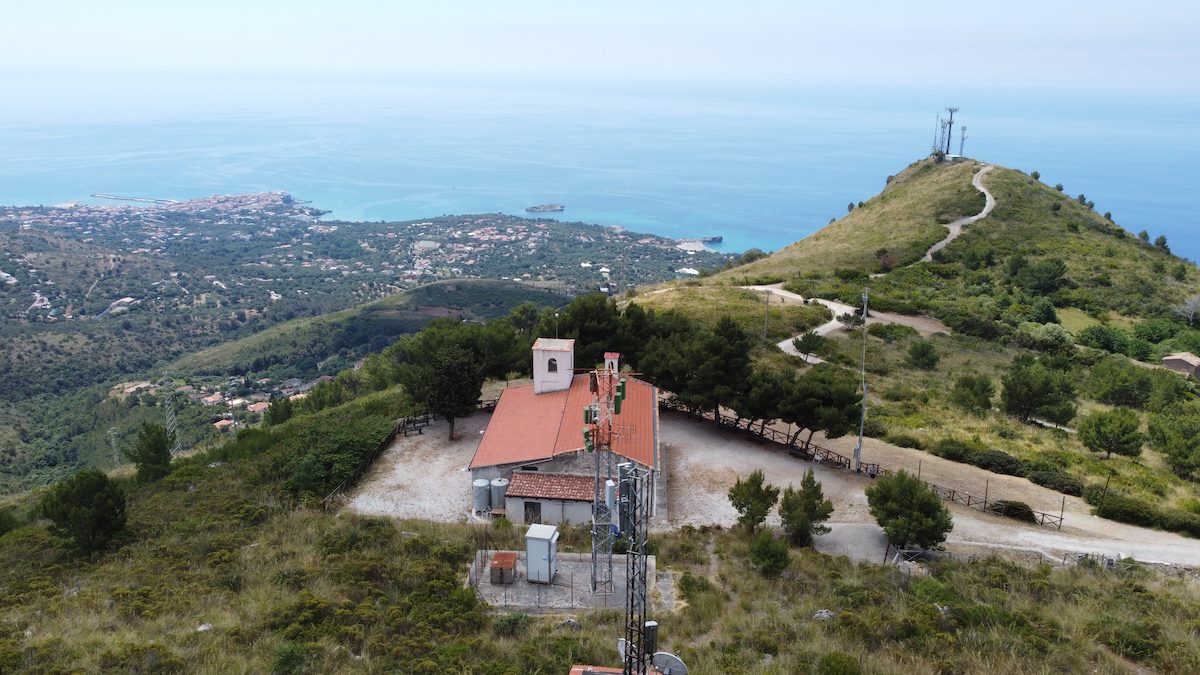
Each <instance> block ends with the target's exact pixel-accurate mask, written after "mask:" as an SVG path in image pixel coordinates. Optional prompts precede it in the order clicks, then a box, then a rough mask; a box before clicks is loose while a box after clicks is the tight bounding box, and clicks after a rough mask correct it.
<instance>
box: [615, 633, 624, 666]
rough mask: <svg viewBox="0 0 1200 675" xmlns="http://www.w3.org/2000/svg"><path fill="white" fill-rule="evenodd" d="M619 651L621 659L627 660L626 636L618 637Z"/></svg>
mask: <svg viewBox="0 0 1200 675" xmlns="http://www.w3.org/2000/svg"><path fill="white" fill-rule="evenodd" d="M617 652H618V653H619V654H620V655H621V660H622V661H624V660H625V638H617Z"/></svg>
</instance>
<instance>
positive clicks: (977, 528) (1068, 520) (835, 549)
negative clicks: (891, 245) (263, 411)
mask: <svg viewBox="0 0 1200 675" xmlns="http://www.w3.org/2000/svg"><path fill="white" fill-rule="evenodd" d="M490 418H491V415H490V414H488V413H476V414H474V415H472V416H470V417H468V418H465V419H461V420H458V423H457V425H456V432H457V434H458V439H457V440H455V441H453V442H450V441H448V440H447V439H446V434H447V428H446V423H445V422H444V421H440V422H436V423H434V424H433V425H432V426H430V427H429V428H427V429H426V430H425V433H424V434H419V435H414V436H409V437H401V438H398V439H396V442H395V443H394V444H393V445H392V447H390V448H388V450H387V451H386V452H384V453H383V455H381V456H380V458H379V460H377V461H376V463H375V466H374V467H372V468H371V470H370V471H369V472H368V473H367V475H366V476H364V478H363V480H362V482H361V483H360V484H359V487H358V488H357V489H356V490H355V491H354V492H352V493H351V495H350V496H349V500H348V504H347V507H346V508H347V509H349V510H350V511H353V512H356V513H362V514H367V515H380V516H391V517H395V518H418V519H425V520H432V521H438V522H458V521H465V520H468V519H470V518H471V511H470V509H471V480H470V473H469V472H468V471H467V470H466V467H467V465H468V464H469V463H470V461H471V456H472V455H473V454H474V452H475V447H476V445H477V444H478V442H479V437H480V435H481V434H482V432H483V430H484V428H486V426H487V423H488V420H489V419H490ZM660 422H661V426H660V438H661V441H662V443H663V446H664V453H663V454H664V456H665V462H666V469H667V474H668V513H669V514H670V519H669V521H667V522H665V523H664V522H657V523H656V524H655V527H656V529H658V530H659V531H661V530H663V529H665V528H672V529H673V528H678V527H681V526H683V525H693V526H701V525H723V526H727V527H728V526H732V525H733V524H734V523H735V522H736V520H737V512H736V511H734V510H733V507H732V506H730V505H729V499H728V496H727V492H728V490H729V488H730V487H731V486H732V485H733V483H734V482H735V481H736V480H737V479H738V477H744V476H747V475H749V474H750V472H751V471H754V470H755V469H762V470H763V473H765V474H766V477H767V480H768V481H769V482H771V483H773V484H775V485H778V486H780V487H785V486H787V485H792V486H796V487H798V486H799V485H800V480H801V479H802V478H803V476H804V472H805V471H807V470H808V469H810V468H811V469H813V471H814V472H815V474H816V477H817V480H819V481H821V484H822V485H823V487H824V491H825V495H826V497H828V498H829V499H830V500H831V501H832V502H833V506H834V512H833V517H832V518H831V521H830V526H831V528H832V529H833V531H832V532H830V533H829V534H827V535H823V536H821V537H818V538H817V548H818V550H821V551H823V552H826V553H830V554H833V555H846V556H849V557H851V558H853V559H856V560H866V561H873V562H878V561H882V559H883V555H884V548H885V547H886V541H885V540H884V538H883V536H882V532H881V531H880V529H879V527H878V526H876V525H875V523H874V520H873V519H872V518H871V515H870V513H869V512H868V509H867V500H866V495H865V494H864V492H863V491H864V490H865V489H866V487H867V486H868V485H870V483H871V479H870V478H868V477H867V476H865V475H857V474H852V473H849V472H846V471H842V470H838V469H833V468H830V467H828V466H822V465H820V464H813V463H810V462H805V461H802V460H799V459H796V458H793V457H791V456H790V455H789V454H788V453H787V452H786V451H785V450H783V449H782V448H781V447H780V446H777V445H775V444H772V443H766V442H764V443H758V442H755V441H751V440H747V439H746V438H745V436H744V435H743V434H742V433H741V432H730V431H720V430H718V429H717V428H716V425H715V424H714V423H712V422H709V421H698V420H692V419H688V418H687V417H686V416H684V415H682V414H679V413H673V412H664V413H663V414H662V415H661V417H660ZM855 440H856V439H855V438H853V437H843V438H839V439H833V440H826V439H824V438H823V437H822V436H821V435H820V434H818V435H817V436H816V437H814V439H813V441H814V442H815V443H819V444H821V445H823V446H825V447H828V448H830V449H832V450H834V451H836V452H839V453H841V454H843V455H847V456H849V455H851V454H852V453H853V447H854V443H855ZM863 461H865V462H877V463H879V464H881V465H882V466H884V467H886V468H889V469H893V470H894V469H900V468H904V469H907V470H909V471H911V472H913V473H917V472H918V471H920V473H921V477H922V478H923V479H925V480H927V481H929V482H932V483H936V484H938V485H942V486H944V487H949V488H953V489H956V490H963V491H966V492H969V493H970V494H972V495H974V496H976V497H982V496H983V495H984V492H985V490H986V492H987V494H988V496H989V498H991V499H1015V500H1019V501H1023V502H1025V503H1027V504H1029V505H1030V506H1031V507H1032V508H1033V509H1034V510H1038V511H1045V512H1048V513H1054V514H1057V513H1058V512H1059V509H1060V508H1063V495H1062V494H1060V493H1058V492H1055V491H1053V490H1048V489H1046V488H1043V487H1040V486H1037V485H1034V484H1033V483H1030V482H1029V481H1027V480H1025V479H1023V478H1015V477H1012V476H1001V475H998V474H993V473H991V472H988V471H984V470H983V469H979V468H977V467H973V466H969V465H965V464H958V463H956V462H951V461H948V460H944V459H941V458H939V457H935V456H933V455H929V454H926V453H923V452H921V451H919V450H913V449H909V448H899V447H895V446H891V445H888V444H886V443H883V442H882V441H877V440H874V439H866V441H865V442H864V445H863ZM949 506H950V510H951V512H952V513H953V515H954V530H953V531H952V532H951V533H950V537H949V539H948V540H947V542H946V547H947V549H949V550H951V551H957V552H964V553H965V552H985V551H991V550H1007V551H1011V552H1015V553H1024V554H1029V555H1030V556H1036V557H1042V558H1046V559H1055V560H1061V559H1062V557H1063V556H1064V555H1066V554H1070V553H1100V554H1104V555H1108V556H1131V557H1134V558H1137V559H1138V560H1142V561H1144V562H1155V563H1164V564H1172V565H1186V566H1196V565H1200V541H1197V540H1194V539H1188V538H1186V537H1182V536H1179V535H1176V534H1172V533H1168V532H1159V531H1156V530H1149V529H1145V528H1140V527H1134V526H1132V525H1125V524H1122V523H1117V522H1113V521H1109V520H1104V519H1101V518H1096V517H1094V516H1092V515H1091V513H1090V511H1089V507H1088V505H1087V504H1086V503H1084V501H1083V500H1082V499H1079V498H1077V497H1067V498H1066V504H1065V516H1064V523H1063V529H1062V530H1061V531H1059V530H1055V529H1052V528H1048V527H1042V526H1037V525H1027V524H1023V523H1018V522H1016V521H1013V520H1009V519H1004V518H1001V517H999V516H992V515H988V514H985V513H981V512H979V511H975V510H973V509H968V508H966V507H963V506H960V505H957V504H950V505H949ZM767 523H768V525H771V526H773V527H777V526H778V525H779V516H778V513H777V512H775V511H772V513H771V515H770V517H768V519H767Z"/></svg>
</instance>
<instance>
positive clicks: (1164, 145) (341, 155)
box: [0, 77, 1200, 259]
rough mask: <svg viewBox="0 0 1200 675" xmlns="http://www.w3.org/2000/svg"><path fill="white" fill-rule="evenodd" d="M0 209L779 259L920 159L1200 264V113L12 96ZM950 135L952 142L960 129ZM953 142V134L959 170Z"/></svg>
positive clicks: (970, 106)
mask: <svg viewBox="0 0 1200 675" xmlns="http://www.w3.org/2000/svg"><path fill="white" fill-rule="evenodd" d="M6 84H7V88H8V90H9V92H10V94H15V95H13V96H10V97H9V104H6V106H5V107H4V108H3V109H0V203H3V204H57V203H62V202H68V201H93V202H94V201H98V200H95V199H92V198H90V197H89V195H90V194H91V193H110V194H119V195H130V196H141V197H157V198H172V199H183V198H188V197H197V196H204V195H210V194H217V193H241V192H258V191H268V190H283V191H287V192H290V193H292V194H293V195H295V196H296V197H297V198H299V199H304V200H308V201H311V202H312V203H313V205H314V206H317V207H320V208H324V209H328V210H330V211H332V214H331V215H330V216H329V218H336V219H342V220H382V219H387V220H407V219H415V218H422V217H427V216H435V215H442V214H457V213H476V212H498V211H499V212H505V213H513V214H523V213H524V209H525V207H527V206H530V205H533V204H541V203H549V202H554V203H561V204H564V205H566V211H564V212H563V213H561V214H556V217H559V218H561V219H565V220H578V221H584V222H591V223H599V224H604V225H619V226H622V227H626V228H629V229H633V230H639V231H645V232H652V233H656V234H661V235H666V236H670V237H696V236H710V235H721V236H723V237H724V243H723V245H722V248H723V249H724V250H727V251H741V250H745V249H748V248H751V247H758V248H762V249H765V250H775V249H778V248H781V247H783V246H785V245H787V244H789V243H791V242H793V241H795V240H797V239H800V238H802V237H804V236H805V235H807V234H810V233H812V232H814V231H815V230H817V229H818V228H820V227H822V226H823V225H825V224H826V223H827V222H828V221H829V220H830V219H831V218H835V217H838V216H840V215H842V214H844V213H845V212H846V204H847V203H848V202H857V201H860V200H864V199H867V198H869V197H870V196H872V195H874V194H875V193H877V192H878V191H879V190H880V189H882V187H883V185H884V181H885V179H886V177H887V176H888V175H889V174H894V173H897V172H898V171H900V170H901V169H903V168H904V167H905V166H907V165H908V164H909V163H911V162H913V161H915V160H917V159H919V158H921V157H924V156H926V155H927V154H928V153H929V149H930V145H931V142H932V139H933V133H934V126H935V117H936V115H937V114H938V113H939V112H940V111H942V109H943V108H944V107H945V106H947V105H954V106H957V107H958V108H959V109H960V110H959V113H958V114H957V115H956V118H955V119H956V122H957V123H958V124H961V125H965V126H966V127H967V132H966V134H967V138H966V142H965V147H964V150H965V154H967V155H968V156H971V157H975V158H979V159H982V160H985V161H989V162H996V163H999V164H1002V165H1005V166H1010V167H1013V168H1019V169H1022V170H1025V171H1031V170H1038V171H1040V172H1041V176H1042V180H1043V181H1045V182H1047V183H1049V184H1054V183H1062V184H1063V185H1064V186H1065V188H1066V192H1067V193H1069V194H1070V195H1072V196H1074V195H1077V194H1079V193H1084V194H1086V195H1087V197H1088V199H1091V200H1093V201H1094V202H1095V203H1096V209H1097V211H1099V212H1101V213H1103V212H1105V211H1111V212H1112V214H1113V217H1114V219H1115V220H1116V221H1117V222H1118V223H1119V224H1121V225H1122V226H1124V227H1125V228H1126V229H1128V230H1130V231H1133V232H1137V231H1139V230H1142V229H1146V230H1148V231H1149V232H1150V234H1151V236H1157V235H1159V234H1163V235H1166V236H1167V238H1168V242H1169V244H1170V246H1171V248H1172V249H1173V250H1174V251H1175V252H1176V253H1179V254H1181V255H1184V256H1187V257H1189V258H1192V259H1198V258H1200V237H1198V236H1197V234H1196V230H1195V225H1196V224H1197V221H1196V217H1195V215H1194V206H1193V200H1194V195H1195V185H1196V183H1197V180H1198V179H1200V162H1198V160H1197V158H1200V95H1197V94H1180V93H1172V92H1164V91H1158V92H1155V91H1141V92H1138V91H1128V90H1121V91H1112V92H1100V91H1063V90H1045V89H1028V90H1014V89H1006V90H995V89H985V88H982V87H981V88H969V89H964V88H929V87H926V88H905V87H898V86H897V87H893V88H878V87H872V88H855V87H853V86H851V85H847V86H843V87H832V86H823V87H799V86H779V87H764V86H757V87H749V86H747V87H738V86H729V85H724V86H701V85H671V86H665V85H652V84H644V83H643V84H630V83H624V82H589V83H580V82H567V83H564V82H485V81H474V82H472V81H459V82H431V81H425V82H420V81H371V80H353V81H345V80H342V81H326V80H319V79H314V80H303V79H290V80H253V79H245V80H239V81H234V82H230V81H223V82H216V81H206V80H203V79H197V80H191V81H188V80H170V81H165V80H157V81H156V80H150V79H147V80H130V81H124V82H121V83H119V84H113V83H100V82H94V81H87V80H82V79H81V80H75V81H70V80H55V81H46V80H40V79H37V78H32V77H30V78H26V79H23V80H17V81H13V82H8V83H6ZM956 126H957V125H956ZM958 143H959V134H958V132H957V131H956V132H955V134H954V142H953V149H954V150H955V151H957V149H958Z"/></svg>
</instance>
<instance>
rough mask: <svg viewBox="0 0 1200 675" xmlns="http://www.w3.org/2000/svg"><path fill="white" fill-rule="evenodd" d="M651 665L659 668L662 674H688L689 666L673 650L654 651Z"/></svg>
mask: <svg viewBox="0 0 1200 675" xmlns="http://www.w3.org/2000/svg"><path fill="white" fill-rule="evenodd" d="M650 665H652V666H654V667H655V668H657V669H658V672H660V673H662V675H687V671H688V669H687V666H686V665H684V663H683V659H681V658H679V657H678V656H675V655H674V654H672V653H671V652H654V656H651V657H650Z"/></svg>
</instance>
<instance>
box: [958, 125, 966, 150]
mask: <svg viewBox="0 0 1200 675" xmlns="http://www.w3.org/2000/svg"><path fill="white" fill-rule="evenodd" d="M966 142H967V128H966V127H962V129H961V130H960V131H959V137H958V154H959V156H961V155H962V154H963V144H964V143H966Z"/></svg>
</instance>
